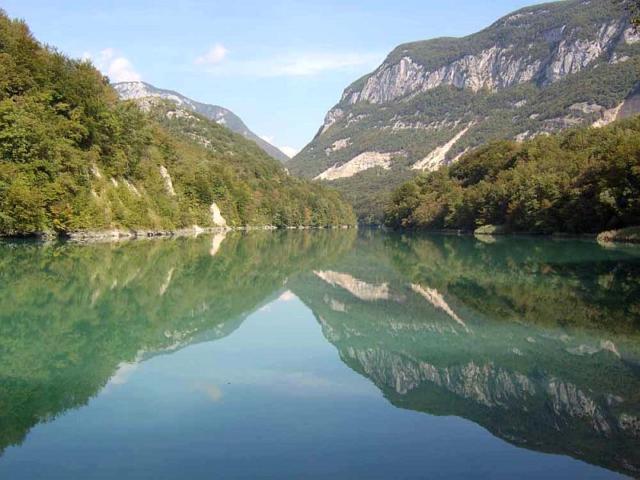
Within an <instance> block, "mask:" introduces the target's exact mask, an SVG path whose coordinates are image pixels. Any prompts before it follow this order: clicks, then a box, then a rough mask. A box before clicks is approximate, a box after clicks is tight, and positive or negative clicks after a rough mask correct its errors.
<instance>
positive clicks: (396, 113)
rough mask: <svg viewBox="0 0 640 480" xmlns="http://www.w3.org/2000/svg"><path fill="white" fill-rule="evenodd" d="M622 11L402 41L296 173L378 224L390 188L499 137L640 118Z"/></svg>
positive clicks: (603, 9) (510, 19)
mask: <svg viewBox="0 0 640 480" xmlns="http://www.w3.org/2000/svg"><path fill="white" fill-rule="evenodd" d="M620 3H621V2H617V1H616V0H591V1H583V0H567V1H563V2H556V3H548V4H543V5H538V6H533V7H529V8H524V9H522V10H519V11H517V12H514V13H512V14H510V15H507V16H506V17H504V18H502V19H500V20H498V21H497V22H495V23H494V24H493V25H491V26H489V27H488V28H486V29H485V30H482V31H481V32H478V33H476V34H473V35H470V36H468V37H464V38H437V39H433V40H428V41H419V42H414V43H408V44H405V45H401V46H399V47H397V48H396V49H395V50H394V51H393V52H391V53H390V54H389V56H388V57H387V58H386V60H385V61H384V62H383V63H382V65H380V67H378V68H377V69H376V70H375V71H374V72H372V73H370V74H368V75H366V76H364V77H363V78H361V79H359V80H358V81H356V82H355V83H353V84H352V85H350V86H349V87H347V89H346V90H345V91H344V94H343V95H342V98H341V100H340V102H339V103H338V104H337V105H336V106H335V107H333V108H332V109H331V110H330V111H329V113H328V114H327V116H326V118H325V122H324V124H323V125H322V127H321V128H320V130H319V132H318V133H317V135H316V137H315V138H314V139H313V141H312V142H311V143H310V144H309V145H307V146H306V147H305V148H304V149H303V150H302V151H301V152H300V154H298V155H297V156H296V157H295V158H294V159H293V160H292V161H291V162H290V163H289V164H288V165H287V166H288V168H289V169H290V171H291V172H292V173H294V174H298V175H303V176H306V177H308V178H316V179H319V180H325V181H327V182H331V183H332V184H333V185H335V186H336V187H337V188H339V189H340V190H342V191H344V192H346V194H347V195H349V198H350V200H352V202H353V203H354V204H355V206H356V210H357V213H358V214H359V215H360V217H361V218H365V219H366V218H370V219H378V220H379V219H380V217H381V213H382V203H383V200H384V198H386V193H387V192H389V191H390V190H391V189H392V188H394V187H395V186H398V185H399V184H400V183H402V182H403V181H405V180H407V179H409V178H411V177H413V176H414V175H416V174H417V173H419V172H423V171H432V170H435V169H437V168H439V167H440V166H442V165H446V164H450V163H453V162H455V161H457V160H458V159H459V158H460V157H461V155H462V154H463V153H465V152H467V151H469V150H471V149H473V148H476V147H478V146H479V145H482V144H484V143H486V142H487V141H489V140H493V139H498V138H508V139H515V140H518V141H522V140H524V139H527V138H531V137H534V136H537V135H540V134H543V133H550V132H555V131H558V130H562V129H565V128H568V127H573V126H576V125H584V124H596V125H604V124H607V123H609V122H611V121H612V120H614V119H616V118H623V117H627V116H630V115H633V114H634V113H637V112H640V84H639V80H640V73H639V72H640V35H638V34H637V33H636V32H635V31H634V30H633V28H632V27H631V26H630V24H629V19H628V15H627V14H626V13H625V11H624V10H623V8H622V6H621V5H620Z"/></svg>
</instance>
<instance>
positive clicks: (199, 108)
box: [113, 82, 289, 163]
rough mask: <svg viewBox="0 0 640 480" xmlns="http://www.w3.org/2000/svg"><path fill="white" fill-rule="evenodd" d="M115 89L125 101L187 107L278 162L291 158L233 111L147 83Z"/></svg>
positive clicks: (123, 85)
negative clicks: (143, 100) (160, 101)
mask: <svg viewBox="0 0 640 480" xmlns="http://www.w3.org/2000/svg"><path fill="white" fill-rule="evenodd" d="M113 87H114V88H115V89H116V91H117V92H118V94H119V95H120V98H122V99H124V100H132V99H139V98H144V97H161V98H165V99H167V100H171V101H172V102H175V103H177V104H178V105H181V106H183V107H187V108H189V109H191V110H193V111H194V112H196V113H199V114H200V115H202V116H204V117H207V118H209V119H210V120H214V121H216V122H217V123H219V124H220V125H224V126H225V127H227V128H228V129H230V130H231V131H233V132H236V133H239V134H240V135H242V136H244V137H245V138H247V139H249V140H251V141H253V142H255V143H257V144H258V146H259V147H260V148H261V149H262V150H264V151H265V152H267V153H268V154H269V155H271V156H272V157H273V158H275V159H276V160H280V161H281V162H283V163H284V162H287V161H288V160H289V157H288V156H287V155H285V154H284V153H283V152H282V151H281V150H280V149H279V148H277V147H274V146H273V145H271V144H270V143H269V142H267V141H265V140H263V139H262V138H260V137H259V136H258V135H256V134H255V133H253V132H252V131H251V130H249V127H247V126H246V125H245V123H244V122H243V121H242V120H241V119H240V117H238V116H237V115H236V114H235V113H233V112H232V111H231V110H228V109H226V108H224V107H220V106H218V105H209V104H207V103H200V102H196V101H195V100H191V99H190V98H187V97H185V96H184V95H182V94H180V93H178V92H174V91H172V90H163V89H161V88H157V87H154V86H153V85H150V84H148V83H146V82H120V83H115V84H114V85H113Z"/></svg>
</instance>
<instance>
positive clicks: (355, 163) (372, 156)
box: [314, 152, 397, 180]
mask: <svg viewBox="0 0 640 480" xmlns="http://www.w3.org/2000/svg"><path fill="white" fill-rule="evenodd" d="M394 155H397V154H392V153H380V152H364V153H361V154H360V155H358V156H356V157H354V158H353V159H351V160H350V161H348V162H347V163H345V164H343V165H334V166H332V167H330V168H328V169H327V170H325V171H324V172H322V173H321V174H320V175H318V176H317V177H315V179H314V180H337V179H338V178H346V177H353V176H354V175H355V174H356V173H359V172H362V171H364V170H368V169H370V168H374V167H382V168H384V169H385V170H388V169H389V168H390V166H391V158H392V157H393V156H394Z"/></svg>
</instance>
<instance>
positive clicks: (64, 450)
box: [0, 230, 640, 480]
mask: <svg viewBox="0 0 640 480" xmlns="http://www.w3.org/2000/svg"><path fill="white" fill-rule="evenodd" d="M0 277H1V278H0V280H1V282H0V478H6V479H12V480H15V479H30V480H31V479H47V480H51V479H113V478H117V479H119V480H125V479H154V480H155V479H205V478H206V479H211V478H225V479H227V478H230V479H245V478H246V479H253V478H278V479H280V478H304V479H314V478H318V479H320V478H332V479H337V478H346V479H357V478H363V479H418V478H468V477H474V478H494V479H497V478H505V479H507V478H508V479H512V478H519V479H526V478H541V477H544V478H558V479H560V478H561V479H566V478H581V479H582V478H594V479H595V478H620V477H625V476H631V477H633V476H639V475H640V248H634V247H604V246H600V245H598V244H597V243H595V242H592V241H587V240H553V239H542V238H524V237H523V238H491V237H486V238H483V239H476V238H474V237H456V236H442V235H431V236H430V235H418V234H415V235H400V234H388V233H383V232H378V231H368V230H361V231H353V230H352V231H305V232H255V233H245V234H242V233H229V234H227V235H223V234H220V235H215V236H201V237H198V238H192V239H187V238H180V239H169V240H150V241H144V240H141V241H133V242H123V243H119V244H93V245H74V244H70V243H51V244H40V243H35V242H10V241H6V242H3V243H0Z"/></svg>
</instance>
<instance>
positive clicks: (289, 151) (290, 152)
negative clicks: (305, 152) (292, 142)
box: [278, 145, 300, 158]
mask: <svg viewBox="0 0 640 480" xmlns="http://www.w3.org/2000/svg"><path fill="white" fill-rule="evenodd" d="M278 148H279V149H280V150H281V151H282V153H284V154H285V155H286V156H287V157H289V158H293V157H295V156H296V155H297V154H298V152H299V151H300V149H299V148H294V147H287V146H286V145H285V146H282V147H278Z"/></svg>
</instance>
